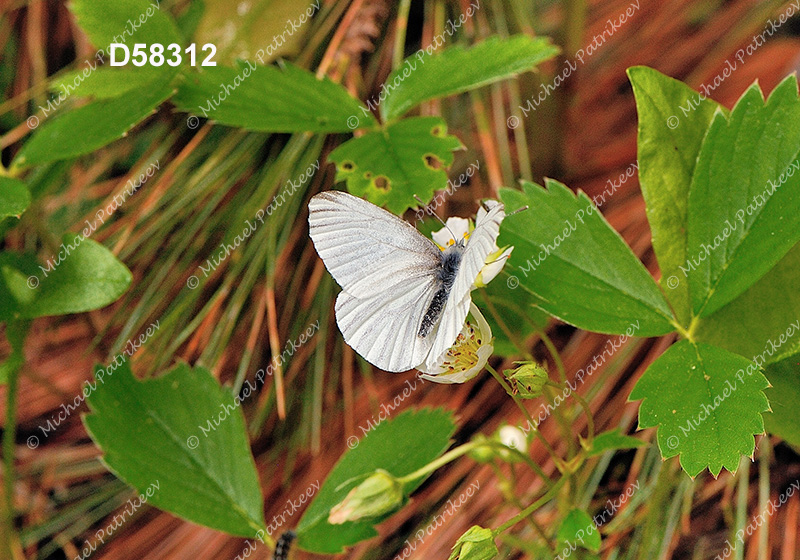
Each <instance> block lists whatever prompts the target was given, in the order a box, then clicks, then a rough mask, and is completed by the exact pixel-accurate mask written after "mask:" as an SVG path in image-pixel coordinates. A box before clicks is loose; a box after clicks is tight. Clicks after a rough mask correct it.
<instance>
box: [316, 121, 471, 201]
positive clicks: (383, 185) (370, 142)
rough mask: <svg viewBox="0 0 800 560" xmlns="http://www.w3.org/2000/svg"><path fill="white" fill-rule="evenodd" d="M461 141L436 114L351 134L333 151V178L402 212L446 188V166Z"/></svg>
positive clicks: (451, 160) (355, 192) (451, 159)
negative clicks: (354, 135) (334, 173)
mask: <svg viewBox="0 0 800 560" xmlns="http://www.w3.org/2000/svg"><path fill="white" fill-rule="evenodd" d="M461 148H463V145H462V144H461V141H460V140H459V139H458V138H456V137H455V136H451V135H449V134H447V125H446V124H445V122H444V120H442V119H441V118H439V117H415V118H409V119H404V120H402V121H400V122H398V123H395V124H390V125H388V126H387V127H386V128H385V129H383V130H380V131H375V132H368V133H367V134H365V135H364V136H361V137H358V138H352V139H350V140H348V141H347V142H345V143H344V144H342V145H341V146H339V147H338V148H336V149H335V150H334V151H332V152H331V154H330V158H331V160H332V161H334V162H335V163H336V180H337V181H347V190H349V191H350V192H351V193H352V194H354V195H355V196H360V197H363V198H366V199H367V200H369V201H370V202H372V203H373V204H375V205H377V206H385V207H386V208H387V209H388V210H389V211H391V212H394V213H395V214H402V213H403V212H405V211H406V210H408V209H409V208H411V207H412V206H416V205H417V202H416V201H415V200H414V195H417V196H418V197H419V198H420V199H422V201H423V202H425V203H427V202H429V201H430V200H431V199H432V198H433V194H434V193H435V192H436V191H438V190H442V189H445V188H447V171H446V170H447V169H448V168H449V167H450V165H452V163H453V151H454V150H459V149H461Z"/></svg>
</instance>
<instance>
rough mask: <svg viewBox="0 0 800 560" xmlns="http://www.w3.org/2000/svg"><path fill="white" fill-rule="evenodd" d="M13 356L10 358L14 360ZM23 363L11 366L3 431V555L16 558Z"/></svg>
mask: <svg viewBox="0 0 800 560" xmlns="http://www.w3.org/2000/svg"><path fill="white" fill-rule="evenodd" d="M12 359H13V356H12V357H10V358H9V360H12ZM21 368H22V364H21V363H20V364H18V365H17V364H15V365H14V366H12V367H10V368H9V371H8V380H7V384H6V425H5V430H4V431H3V478H4V482H3V494H4V500H3V512H2V518H3V519H2V533H3V540H2V551H3V554H2V556H3V557H4V558H15V557H16V555H15V554H14V545H13V543H14V540H15V539H14V479H15V478H16V477H15V474H14V471H15V469H14V444H15V441H14V440H15V438H16V433H17V390H18V388H19V370H20V369H21Z"/></svg>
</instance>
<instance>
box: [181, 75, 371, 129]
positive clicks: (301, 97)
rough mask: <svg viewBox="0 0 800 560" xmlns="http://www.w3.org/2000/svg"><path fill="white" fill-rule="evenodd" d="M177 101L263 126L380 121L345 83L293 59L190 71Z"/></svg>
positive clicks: (235, 122)
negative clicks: (319, 75)
mask: <svg viewBox="0 0 800 560" xmlns="http://www.w3.org/2000/svg"><path fill="white" fill-rule="evenodd" d="M173 102H174V103H175V105H177V107H178V109H179V110H181V111H186V112H189V113H193V114H195V115H198V116H203V117H206V118H209V119H212V120H214V121H216V122H218V123H220V124H224V125H228V126H237V127H241V128H244V129H246V130H254V131H260V132H352V131H353V130H355V129H357V128H365V127H373V126H375V125H376V122H375V118H374V117H373V116H372V113H370V112H369V111H367V109H366V108H364V107H363V106H362V105H361V103H360V102H359V101H358V100H356V99H355V98H353V97H352V96H351V95H350V94H349V93H348V92H347V90H346V89H344V88H343V87H342V86H340V85H339V84H336V83H334V82H332V81H331V80H330V79H328V78H322V79H317V77H316V76H314V74H312V73H311V72H309V71H307V70H304V69H302V68H300V67H298V66H295V65H293V64H289V63H285V64H284V67H283V68H278V67H277V66H259V65H256V64H254V63H252V62H249V61H248V62H245V63H242V64H240V65H239V66H238V67H237V68H229V67H225V66H216V67H208V68H203V70H202V72H198V73H191V74H188V75H187V76H186V80H185V82H184V83H182V84H181V85H180V88H179V89H178V94H177V95H176V96H175V98H174V99H173Z"/></svg>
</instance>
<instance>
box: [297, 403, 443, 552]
mask: <svg viewBox="0 0 800 560" xmlns="http://www.w3.org/2000/svg"><path fill="white" fill-rule="evenodd" d="M454 431H455V424H454V423H453V418H452V416H451V414H450V413H449V412H447V411H445V410H443V409H433V410H419V411H413V410H410V411H405V412H403V413H401V414H399V415H397V416H396V417H395V418H393V419H391V420H387V421H384V422H382V423H380V424H378V425H377V426H376V427H375V428H374V429H372V430H371V431H369V432H367V433H366V435H364V436H363V437H362V438H361V440H360V441H358V445H357V447H354V448H353V449H350V451H348V452H347V453H345V455H344V456H343V457H342V458H341V459H339V462H338V463H336V466H335V467H334V468H333V470H332V471H331V473H330V474H329V475H328V478H327V479H325V482H324V484H323V485H322V487H321V488H320V490H319V492H317V495H316V496H315V498H314V501H313V502H312V503H311V505H309V506H308V509H307V510H306V511H305V513H304V514H303V517H302V519H301V520H300V523H299V524H298V526H297V530H296V531H297V536H298V540H297V544H298V546H299V547H300V548H302V549H304V550H307V551H309V552H316V553H319V554H336V553H338V552H341V551H342V549H343V548H344V547H346V546H350V545H353V544H355V543H357V542H359V541H363V540H366V539H369V538H371V537H374V536H375V535H377V534H378V533H377V532H376V531H375V529H373V526H372V523H371V522H370V521H360V522H355V523H353V522H349V523H344V524H342V525H331V524H329V523H328V513H329V512H330V510H331V508H332V507H333V506H335V505H336V504H338V503H339V502H341V501H342V500H343V499H344V497H345V496H346V495H347V493H348V492H349V491H350V489H351V488H353V487H355V486H357V485H358V484H359V483H360V482H361V480H362V479H360V478H358V477H361V476H362V475H366V474H370V473H373V472H374V471H375V470H376V469H384V470H386V471H388V472H389V473H391V474H393V475H394V476H396V477H402V476H405V475H408V474H410V473H412V472H414V471H416V470H418V469H420V468H422V467H423V466H425V465H426V464H428V463H430V462H431V461H433V460H434V459H436V457H438V456H439V455H441V454H442V453H443V452H444V451H445V450H446V449H447V447H448V446H449V445H450V437H451V436H452V435H453V432H454ZM423 481H424V478H422V479H419V480H417V481H415V482H414V483H412V484H409V485H406V486H405V488H404V489H403V490H404V492H405V493H406V495H408V494H411V493H412V492H413V491H414V490H415V489H416V488H418V487H419V485H420V484H422V482H423Z"/></svg>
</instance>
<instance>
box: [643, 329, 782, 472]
mask: <svg viewBox="0 0 800 560" xmlns="http://www.w3.org/2000/svg"><path fill="white" fill-rule="evenodd" d="M768 386H769V383H768V382H767V379H766V377H764V375H763V374H762V373H761V371H760V370H759V369H758V368H757V367H756V365H755V364H754V363H753V362H751V361H750V360H747V359H745V358H742V357H741V356H737V355H736V354H732V353H731V352H728V351H727V350H723V349H722V348H717V347H715V346H710V345H708V344H702V343H697V344H693V343H691V342H689V341H688V340H682V341H680V342H678V343H676V344H674V345H672V346H671V347H670V348H669V349H668V350H667V351H666V352H664V353H663V354H662V355H661V356H659V358H658V359H657V360H656V361H654V362H653V363H652V364H650V367H648V368H647V371H645V372H644V375H642V377H641V379H639V381H638V383H636V386H635V387H634V388H633V391H631V395H630V400H632V401H635V400H640V399H643V400H642V404H641V406H640V408H639V428H652V427H655V426H658V437H657V439H658V447H659V449H660V450H661V456H662V457H664V458H665V459H666V458H668V457H674V456H675V455H680V462H681V466H682V467H683V469H684V470H685V471H686V472H687V473H688V474H689V475H690V476H692V477H694V476H697V475H698V474H699V473H700V472H701V471H702V470H703V469H705V468H706V467H708V469H709V471H711V474H713V475H714V476H717V475H718V474H719V473H720V471H721V470H722V469H723V468H725V469H728V470H729V471H730V472H736V468H737V467H738V466H739V459H740V458H741V456H742V455H748V456H751V455H752V454H753V451H754V449H755V439H754V438H753V435H754V434H761V433H764V420H763V418H762V417H761V413H762V412H766V411H767V410H769V404H768V403H767V397H766V396H765V395H764V389H766V388H767V387H768Z"/></svg>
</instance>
